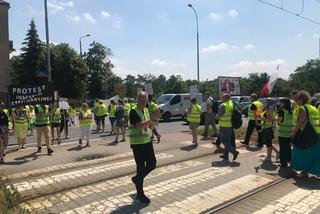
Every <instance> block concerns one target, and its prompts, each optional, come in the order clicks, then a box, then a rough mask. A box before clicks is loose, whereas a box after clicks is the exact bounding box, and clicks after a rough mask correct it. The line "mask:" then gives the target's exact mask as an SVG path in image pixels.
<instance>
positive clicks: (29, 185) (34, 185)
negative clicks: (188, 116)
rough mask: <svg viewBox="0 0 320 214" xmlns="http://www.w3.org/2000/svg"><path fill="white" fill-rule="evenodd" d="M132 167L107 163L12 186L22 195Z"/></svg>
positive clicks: (130, 163)
mask: <svg viewBox="0 0 320 214" xmlns="http://www.w3.org/2000/svg"><path fill="white" fill-rule="evenodd" d="M156 157H157V159H158V160H161V159H167V158H172V157H174V156H173V155H171V154H166V153H160V154H158V155H156ZM134 165H135V161H134V160H127V161H121V162H116V163H108V164H103V165H101V166H96V167H91V168H87V169H81V170H76V171H71V172H66V173H62V174H57V175H53V176H49V177H45V178H38V179H30V180H28V181H24V182H19V183H15V184H14V186H15V187H16V188H17V189H18V191H19V192H20V194H23V192H24V191H27V190H30V189H33V190H34V189H38V188H41V187H43V186H47V185H49V184H57V183H60V182H64V181H66V180H72V179H76V178H79V177H88V176H93V175H95V174H99V173H103V172H108V171H113V170H118V169H121V168H124V167H130V166H134Z"/></svg>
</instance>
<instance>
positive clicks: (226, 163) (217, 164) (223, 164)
mask: <svg viewBox="0 0 320 214" xmlns="http://www.w3.org/2000/svg"><path fill="white" fill-rule="evenodd" d="M211 166H212V167H226V166H229V167H239V166H240V163H238V162H230V161H228V160H221V161H213V162H211Z"/></svg>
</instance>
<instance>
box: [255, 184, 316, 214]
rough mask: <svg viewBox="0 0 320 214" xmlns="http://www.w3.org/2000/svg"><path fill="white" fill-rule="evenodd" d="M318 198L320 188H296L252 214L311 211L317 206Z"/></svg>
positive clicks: (298, 213) (302, 212)
mask: <svg viewBox="0 0 320 214" xmlns="http://www.w3.org/2000/svg"><path fill="white" fill-rule="evenodd" d="M319 200H320V190H310V189H296V190H294V191H291V192H289V193H288V194H286V195H285V196H283V197H281V198H279V199H277V200H276V201H273V202H271V203H270V204H268V205H267V206H265V207H263V208H262V209H260V210H258V211H256V212H254V214H264V213H284V214H286V213H288V214H289V213H296V214H305V213H311V212H313V211H314V210H315V209H317V208H318V207H319Z"/></svg>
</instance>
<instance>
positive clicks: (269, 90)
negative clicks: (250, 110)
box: [261, 65, 280, 97]
mask: <svg viewBox="0 0 320 214" xmlns="http://www.w3.org/2000/svg"><path fill="white" fill-rule="evenodd" d="M279 68H280V65H278V66H277V68H276V72H274V73H273V74H272V75H271V76H270V78H269V80H268V81H267V83H266V84H265V85H264V87H263V89H262V91H261V97H263V96H264V95H266V94H269V95H270V94H271V93H272V90H273V87H274V85H275V84H276V82H277V80H278V73H279Z"/></svg>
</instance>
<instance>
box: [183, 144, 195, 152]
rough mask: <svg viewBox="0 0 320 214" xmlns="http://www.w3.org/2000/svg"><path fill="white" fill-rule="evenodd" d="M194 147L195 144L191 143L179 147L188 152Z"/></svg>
mask: <svg viewBox="0 0 320 214" xmlns="http://www.w3.org/2000/svg"><path fill="white" fill-rule="evenodd" d="M196 148H197V146H196V145H195V144H192V145H188V146H184V147H181V148H180V150H183V151H187V152H190V151H192V150H194V149H196Z"/></svg>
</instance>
